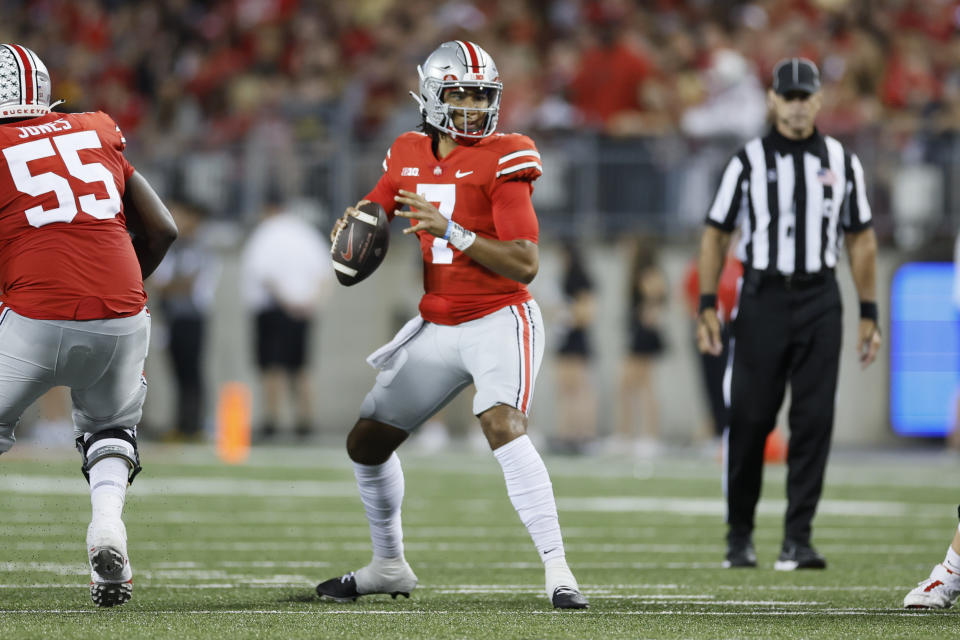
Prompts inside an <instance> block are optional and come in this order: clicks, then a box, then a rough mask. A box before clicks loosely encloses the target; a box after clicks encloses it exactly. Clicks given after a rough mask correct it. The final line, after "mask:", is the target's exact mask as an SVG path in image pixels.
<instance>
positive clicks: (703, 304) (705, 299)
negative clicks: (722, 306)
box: [697, 293, 717, 315]
mask: <svg viewBox="0 0 960 640" xmlns="http://www.w3.org/2000/svg"><path fill="white" fill-rule="evenodd" d="M716 308H717V294H715V293H701V294H700V308H699V309H698V310H697V314H698V315H699V314H701V313H703V311H704V309H716Z"/></svg>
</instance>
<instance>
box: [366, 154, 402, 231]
mask: <svg viewBox="0 0 960 640" xmlns="http://www.w3.org/2000/svg"><path fill="white" fill-rule="evenodd" d="M392 151H393V149H392V148H390V149H387V157H385V158H384V159H383V175H382V176H380V180H378V181H377V184H376V186H374V187H373V189H372V190H371V191H370V193H368V194H367V195H365V196H363V199H364V200H370V201H371V202H376V203H377V204H379V205H380V206H381V207H383V210H384V211H386V212H387V218H388V219H390V220H393V217H394V212H395V211H396V210H397V201H396V200H394V199H393V197H394V196H395V195H397V191H398V187H397V185H396V183H395V182H394V181H393V178H392V177H391V175H390V174H391V171H390V168H391V161H390V155H391V152H392Z"/></svg>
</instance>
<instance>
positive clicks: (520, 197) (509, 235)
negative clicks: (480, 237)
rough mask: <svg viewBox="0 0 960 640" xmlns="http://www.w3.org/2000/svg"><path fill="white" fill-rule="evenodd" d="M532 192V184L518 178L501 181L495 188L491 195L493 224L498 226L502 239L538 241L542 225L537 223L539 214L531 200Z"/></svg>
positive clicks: (507, 240)
mask: <svg viewBox="0 0 960 640" xmlns="http://www.w3.org/2000/svg"><path fill="white" fill-rule="evenodd" d="M532 193H533V185H532V184H530V183H529V182H518V181H516V180H511V181H509V182H503V183H500V184H498V185H497V187H496V189H494V190H493V194H492V197H491V204H492V207H493V224H494V225H495V226H496V229H497V236H499V238H500V240H502V241H504V242H509V241H510V240H529V241H531V242H534V243H535V242H537V240H538V239H539V235H540V225H539V224H538V223H537V214H536V212H534V210H533V202H532V201H531V200H530V196H531V194H532Z"/></svg>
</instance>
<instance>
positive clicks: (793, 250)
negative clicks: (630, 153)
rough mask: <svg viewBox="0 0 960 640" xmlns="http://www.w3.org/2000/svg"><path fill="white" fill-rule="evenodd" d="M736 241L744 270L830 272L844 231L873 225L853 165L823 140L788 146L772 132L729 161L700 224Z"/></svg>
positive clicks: (832, 141)
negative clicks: (737, 229) (737, 236)
mask: <svg viewBox="0 0 960 640" xmlns="http://www.w3.org/2000/svg"><path fill="white" fill-rule="evenodd" d="M738 222H739V225H740V229H741V231H742V234H741V236H740V243H739V245H738V246H737V257H738V258H740V260H741V261H743V264H744V266H746V267H752V268H753V269H756V270H758V271H766V272H771V273H782V274H804V273H819V272H821V271H824V270H828V269H833V268H834V267H835V266H836V264H837V255H838V253H839V250H840V246H841V243H842V238H843V232H845V231H848V232H858V231H862V230H863V229H866V228H867V227H869V226H870V225H871V224H872V215H871V213H870V204H869V203H868V202H867V194H866V189H865V187H864V181H863V166H862V165H861V164H860V160H859V158H857V156H856V155H855V154H853V153H850V152H848V151H846V150H845V149H844V148H843V145H841V144H840V142H838V141H837V140H835V139H834V138H831V137H830V136H824V135H821V134H820V133H819V132H816V131H815V132H814V134H813V136H811V137H810V138H807V139H805V140H790V139H789V138H786V137H784V136H783V135H781V134H780V133H779V132H778V131H776V129H773V130H771V132H770V133H768V134H767V135H766V136H764V137H763V138H754V139H753V140H751V141H750V142H748V143H747V144H746V145H744V147H743V148H742V149H741V150H740V151H739V152H738V153H737V154H736V155H735V156H733V158H732V159H731V160H730V162H729V164H727V168H726V169H725V170H724V172H723V178H722V179H721V181H720V187H719V189H718V190H717V196H716V198H715V199H714V202H713V205H712V206H711V207H710V211H709V213H708V214H707V224H710V225H713V226H715V227H717V228H719V229H721V230H723V231H727V232H731V231H733V230H734V228H735V226H736V225H737V223H738Z"/></svg>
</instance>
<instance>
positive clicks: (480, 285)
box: [365, 132, 543, 325]
mask: <svg viewBox="0 0 960 640" xmlns="http://www.w3.org/2000/svg"><path fill="white" fill-rule="evenodd" d="M383 169H384V175H383V177H382V178H381V179H380V181H379V182H378V183H377V186H376V187H375V188H374V189H373V191H371V192H370V193H369V194H368V195H367V196H366V197H365V199H367V200H372V201H374V202H377V203H379V204H380V205H381V206H383V208H384V209H385V210H386V211H387V213H388V214H389V215H390V216H391V219H392V217H393V215H394V212H395V211H396V209H397V203H396V201H395V200H394V199H393V198H394V196H395V195H397V193H398V192H399V191H400V190H401V189H403V190H405V191H412V192H414V193H418V194H420V195H421V196H423V197H424V198H425V199H426V200H427V201H428V202H431V203H432V204H433V205H434V206H436V207H437V209H438V210H439V211H440V213H441V214H443V215H444V217H446V218H447V219H448V220H449V219H452V220H454V221H455V222H456V223H458V224H460V225H461V226H462V227H464V228H465V229H468V230H470V231H473V232H475V233H476V234H477V235H478V236H481V237H484V238H491V239H494V240H501V241H505V242H508V241H511V240H529V241H531V242H534V243H536V242H537V239H538V233H539V229H538V225H537V217H536V214H535V213H534V210H533V206H532V204H531V202H530V194H531V193H532V192H533V182H534V180H536V179H537V178H539V177H540V175H541V173H542V171H543V169H542V167H541V164H540V154H539V153H538V152H537V148H536V147H535V146H534V144H533V141H532V140H531V139H530V138H528V137H526V136H522V135H518V134H495V135H492V136H489V137H487V138H484V139H482V140H480V141H479V142H478V143H476V144H474V145H472V146H463V145H460V146H457V147H456V148H455V149H454V150H453V151H452V152H450V153H449V154H448V155H447V156H446V157H445V158H442V159H438V158H437V157H436V156H435V155H434V153H433V147H432V141H431V139H430V137H429V136H427V135H424V134H422V133H416V132H408V133H405V134H403V135H401V136H400V137H399V138H397V139H396V141H395V142H394V143H393V146H392V147H390V150H389V151H388V152H387V157H386V159H385V160H384V162H383ZM416 222H417V221H416V220H411V223H412V224H416ZM417 235H418V236H419V239H420V248H421V250H422V252H423V288H424V296H423V298H422V299H421V301H420V314H421V315H422V316H423V318H424V319H425V320H427V321H428V322H433V323H436V324H446V325H452V324H460V323H462V322H466V321H468V320H474V319H476V318H479V317H482V316H485V315H487V314H489V313H492V312H494V311H496V310H498V309H501V308H503V307H506V306H508V305H512V304H520V303H523V302H526V301H527V300H530V294H529V293H528V292H527V288H526V286H525V285H523V284H522V283H520V282H517V281H515V280H511V279H509V278H506V277H504V276H501V275H498V274H496V273H494V272H493V271H491V270H489V269H487V268H486V267H484V266H483V265H481V264H480V263H478V262H476V261H474V260H472V259H471V258H470V257H468V256H467V255H465V254H464V253H461V252H460V251H458V250H457V249H455V248H454V247H453V246H452V245H450V244H449V243H448V242H447V241H445V240H444V239H443V238H437V237H435V236H433V235H432V234H429V233H426V232H419V233H418V234H417Z"/></svg>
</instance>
